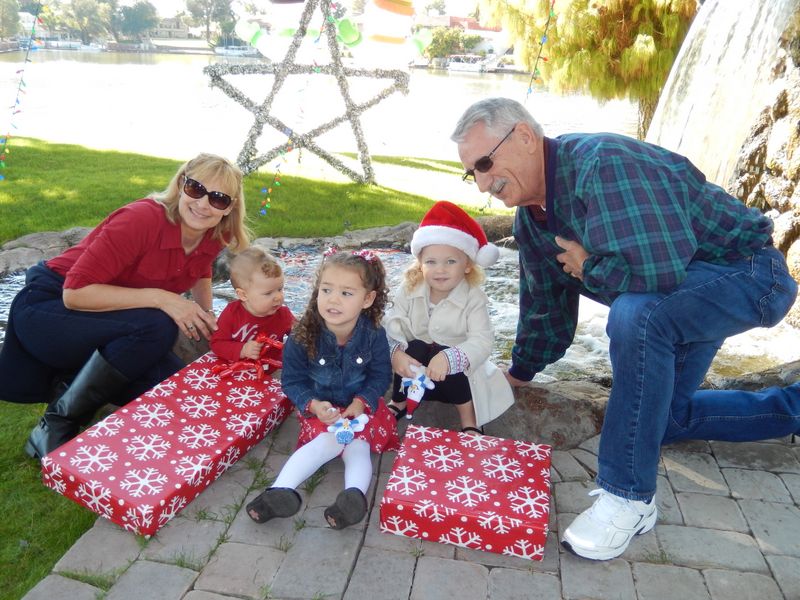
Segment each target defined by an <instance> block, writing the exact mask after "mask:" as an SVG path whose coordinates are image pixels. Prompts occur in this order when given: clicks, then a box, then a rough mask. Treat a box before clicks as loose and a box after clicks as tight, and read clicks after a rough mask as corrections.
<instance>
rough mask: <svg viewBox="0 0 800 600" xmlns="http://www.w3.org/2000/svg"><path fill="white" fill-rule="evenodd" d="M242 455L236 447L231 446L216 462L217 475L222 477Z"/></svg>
mask: <svg viewBox="0 0 800 600" xmlns="http://www.w3.org/2000/svg"><path fill="white" fill-rule="evenodd" d="M241 455H242V453H241V452H240V451H239V449H238V448H237V447H236V446H231V447H230V448H228V449H227V450H225V452H224V453H223V454H222V458H220V460H219V461H218V462H217V475H218V476H219V475H222V474H223V473H224V472H225V471H227V470H228V469H230V468H231V467H232V466H233V465H235V464H236V462H237V461H238V460H239V457H240V456H241Z"/></svg>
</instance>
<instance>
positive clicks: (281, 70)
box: [203, 0, 409, 183]
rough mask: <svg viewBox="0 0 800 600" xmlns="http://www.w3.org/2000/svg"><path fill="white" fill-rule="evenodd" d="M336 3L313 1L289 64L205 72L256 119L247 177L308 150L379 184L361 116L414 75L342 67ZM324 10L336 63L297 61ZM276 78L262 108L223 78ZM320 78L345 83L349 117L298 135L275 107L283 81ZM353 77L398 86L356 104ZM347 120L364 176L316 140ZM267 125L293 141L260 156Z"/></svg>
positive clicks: (244, 155) (241, 161)
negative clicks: (283, 157) (281, 158)
mask: <svg viewBox="0 0 800 600" xmlns="http://www.w3.org/2000/svg"><path fill="white" fill-rule="evenodd" d="M330 5H331V0H307V2H306V6H305V8H304V10H303V14H302V16H301V18H300V24H299V26H298V27H297V31H296V32H295V34H294V38H293V39H292V43H291V45H290V46H289V49H288V51H287V52H286V56H285V58H284V59H283V61H281V62H279V63H272V64H249V65H223V64H220V65H210V66H207V67H205V68H204V69H203V72H204V73H205V74H206V75H208V76H210V78H211V85H212V86H216V87H218V88H220V89H221V90H222V91H223V92H224V93H225V94H226V95H227V96H229V97H231V98H233V99H234V100H235V101H236V102H238V103H239V104H241V105H242V106H244V107H245V108H246V109H247V110H249V111H250V112H252V113H253V114H254V115H255V121H254V123H253V126H252V127H251V128H250V133H249V134H248V136H247V139H246V140H245V142H244V145H243V146H242V150H241V151H240V152H239V157H238V159H237V161H236V162H237V164H238V165H239V168H240V169H242V171H243V172H244V173H245V174H248V173H251V172H253V171H255V170H256V169H258V168H259V167H260V166H261V165H263V164H265V163H267V162H269V161H271V160H272V159H274V158H276V157H277V156H279V155H281V154H284V153H286V152H288V151H290V150H291V149H294V148H308V149H309V150H310V151H311V152H313V153H314V154H316V155H317V156H319V157H320V158H322V159H323V160H325V161H327V162H328V163H329V164H330V165H332V166H333V167H334V168H336V169H337V170H339V171H340V172H342V173H344V174H345V175H347V176H348V177H350V179H352V180H353V181H356V182H358V183H374V181H375V173H374V172H373V170H372V162H371V160H370V156H369V149H368V148H367V143H366V142H365V141H364V132H363V131H362V129H361V121H360V120H359V116H360V115H361V113H363V112H364V111H365V110H367V109H368V108H372V107H373V106H375V105H376V104H378V103H379V102H380V101H381V100H383V99H385V98H387V97H388V96H389V95H391V94H393V93H395V92H403V93H407V92H408V79H409V77H408V73H406V72H404V71H400V70H385V69H352V68H347V67H344V66H343V65H342V59H341V54H340V51H339V43H338V42H337V40H336V26H335V21H334V19H333V17H332V16H331V11H330ZM317 6H319V7H320V9H321V11H322V16H323V18H324V22H325V26H324V30H323V32H322V34H323V35H325V36H327V40H328V49H329V50H330V55H331V63H330V64H328V65H301V64H296V63H295V56H296V54H297V50H298V48H299V47H300V44H301V43H302V42H303V40H304V38H305V37H306V32H307V29H308V24H309V21H310V20H311V17H312V15H313V13H314V10H315V9H316V8H317ZM259 74H264V75H274V76H275V80H274V82H273V84H272V89H271V90H270V91H269V93H268V94H267V97H266V99H265V100H264V102H263V103H261V104H256V103H254V102H253V101H252V100H250V98H248V97H247V96H246V95H245V94H243V93H242V92H241V91H240V90H238V89H237V88H235V87H234V86H232V85H231V84H230V83H228V81H226V80H225V79H224V78H223V77H224V76H225V75H259ZM308 74H319V75H329V76H331V75H332V76H334V77H335V78H336V81H337V83H338V84H339V90H340V92H341V94H342V98H343V99H344V104H345V111H344V114H342V115H340V116H337V117H334V118H333V119H331V120H330V121H328V122H326V123H323V124H321V125H319V126H318V127H315V128H314V129H312V130H311V131H308V132H306V133H298V132H296V131H292V129H291V128H290V127H288V126H287V125H286V123H284V122H283V121H282V120H280V119H279V118H277V117H275V116H274V115H273V114H271V112H270V109H271V107H272V103H273V101H274V100H275V96H277V94H278V92H279V91H280V89H281V87H282V86H283V83H284V82H285V81H286V78H287V77H288V76H289V75H308ZM349 77H369V78H373V79H391V80H393V81H394V82H393V83H392V84H391V85H389V87H387V88H385V89H383V90H382V91H381V92H379V93H378V94H377V95H376V96H374V97H373V98H371V99H369V100H367V101H365V102H362V103H360V104H356V103H355V102H353V99H352V98H351V96H350V87H349V85H348V78H349ZM344 121H350V127H351V128H352V130H353V134H354V135H355V139H356V143H357V144H358V154H359V159H360V161H361V166H362V167H363V169H364V173H363V174H360V173H357V172H356V171H354V170H352V169H350V168H349V167H347V165H345V164H344V163H343V162H342V161H341V160H339V159H338V158H336V157H335V156H333V155H332V154H330V153H329V152H326V151H325V150H323V149H322V148H321V147H320V146H319V145H318V144H317V143H316V142H315V141H314V140H315V138H316V137H318V136H320V135H322V134H324V133H326V132H328V131H330V130H331V129H333V128H335V127H337V126H338V125H340V124H342V123H343V122H344ZM264 124H267V125H270V126H271V127H273V128H275V129H276V130H278V132H280V133H281V134H283V135H286V136H287V138H288V139H287V141H286V142H285V143H283V144H281V145H279V146H276V147H274V148H272V149H270V150H269V151H267V152H266V153H264V154H261V155H258V152H257V149H256V141H257V140H258V138H259V137H260V136H261V134H262V133H263V130H264Z"/></svg>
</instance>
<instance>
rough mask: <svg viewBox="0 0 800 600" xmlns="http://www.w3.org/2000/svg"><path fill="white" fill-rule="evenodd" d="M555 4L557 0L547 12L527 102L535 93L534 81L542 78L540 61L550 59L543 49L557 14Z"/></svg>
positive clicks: (526, 96)
mask: <svg viewBox="0 0 800 600" xmlns="http://www.w3.org/2000/svg"><path fill="white" fill-rule="evenodd" d="M555 5H556V0H551V2H550V11H549V12H548V13H547V22H545V24H544V32H543V33H542V37H541V39H540V40H539V51H538V52H537V54H536V60H535V61H534V62H533V70H532V71H531V80H530V82H528V93H527V94H526V95H525V102H527V101H528V98H529V97H530V95H531V94H532V93H533V82H534V81H541V79H542V74H541V73H540V72H539V61H540V60H542V61H544V62H547V60H548V59H547V57H546V56H542V50H543V49H544V45H545V44H546V43H547V31H548V30H549V29H550V21H551V20H552V19H553V17H555V16H556V11H555Z"/></svg>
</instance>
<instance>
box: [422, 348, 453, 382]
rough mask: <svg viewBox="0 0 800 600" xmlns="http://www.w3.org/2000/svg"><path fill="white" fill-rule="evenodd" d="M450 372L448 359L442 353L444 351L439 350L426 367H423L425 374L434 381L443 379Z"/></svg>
mask: <svg viewBox="0 0 800 600" xmlns="http://www.w3.org/2000/svg"><path fill="white" fill-rule="evenodd" d="M449 372H450V361H448V360H447V357H446V356H445V355H444V352H439V353H438V354H437V355H436V356H434V357H433V358H432V359H431V362H429V363H428V368H427V369H425V374H426V375H427V376H428V377H430V378H431V379H433V380H434V381H444V378H445V377H447V375H448V373H449Z"/></svg>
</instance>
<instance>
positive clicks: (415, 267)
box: [403, 258, 486, 292]
mask: <svg viewBox="0 0 800 600" xmlns="http://www.w3.org/2000/svg"><path fill="white" fill-rule="evenodd" d="M467 266H468V267H471V268H470V270H469V273H466V274H465V275H464V279H466V280H467V283H468V284H469V285H470V287H477V286H479V285H481V284H482V283H483V282H484V281H485V280H486V275H485V274H484V272H483V268H481V266H480V265H479V264H476V263H474V262H473V261H472V260H471V259H469V258H467ZM424 280H425V277H424V276H423V275H422V263H421V262H419V259H418V258H415V259H414V262H412V263H411V264H410V265H409V266H408V268H407V269H406V270H405V272H404V273H403V289H404V290H405V291H406V292H411V291H413V290H415V289H416V288H417V287H418V286H420V285H422V282H423V281H424Z"/></svg>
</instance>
